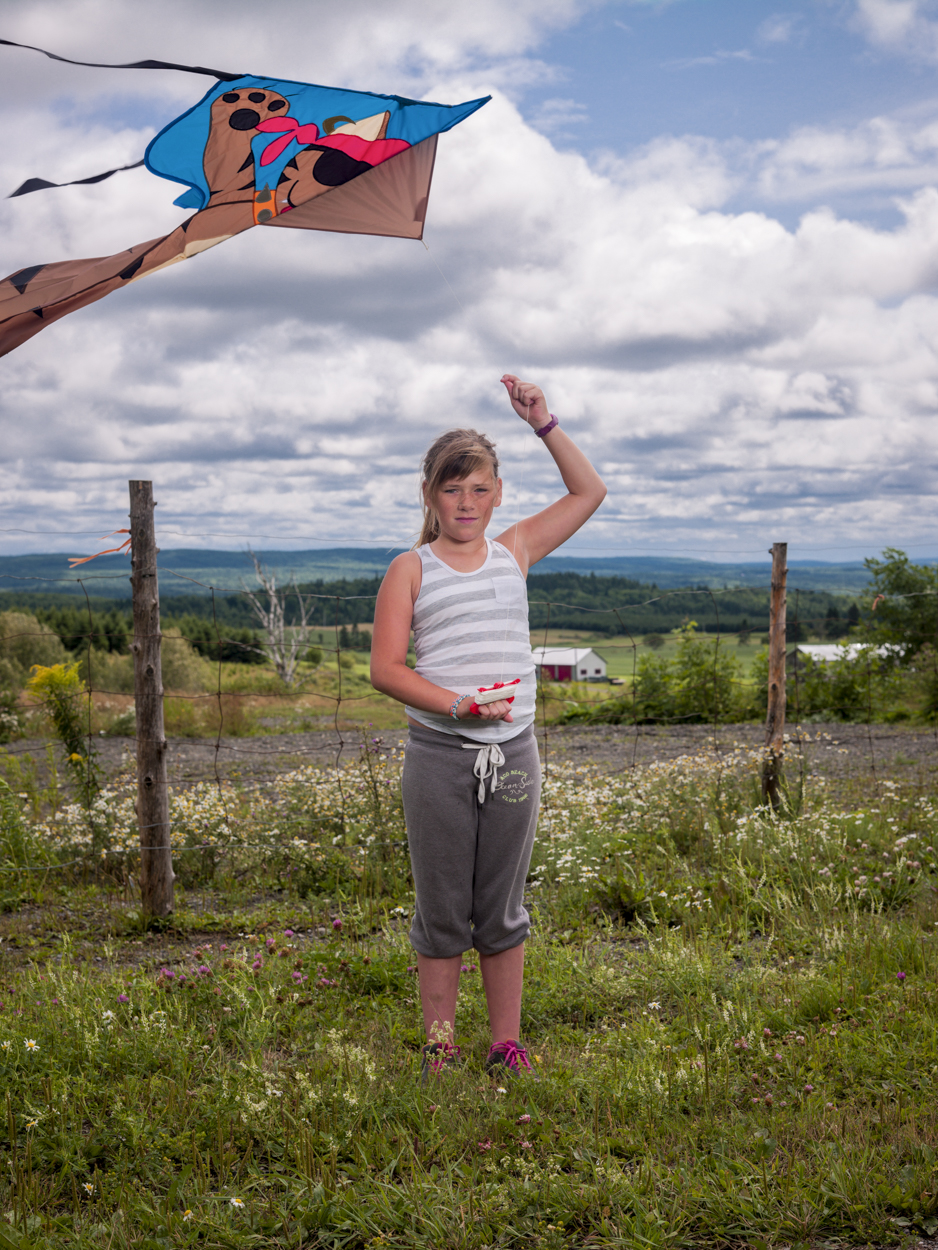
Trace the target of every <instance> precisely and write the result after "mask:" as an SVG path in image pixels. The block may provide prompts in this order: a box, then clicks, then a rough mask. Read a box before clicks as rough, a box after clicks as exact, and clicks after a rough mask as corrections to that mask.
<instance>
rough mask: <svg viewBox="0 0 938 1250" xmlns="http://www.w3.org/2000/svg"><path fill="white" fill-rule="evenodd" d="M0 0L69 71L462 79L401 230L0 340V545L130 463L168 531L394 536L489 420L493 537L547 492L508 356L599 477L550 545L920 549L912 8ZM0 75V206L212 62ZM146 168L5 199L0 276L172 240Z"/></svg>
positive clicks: (826, 1) (933, 309)
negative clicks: (429, 485)
mask: <svg viewBox="0 0 938 1250" xmlns="http://www.w3.org/2000/svg"><path fill="white" fill-rule="evenodd" d="M0 13H2V21H0V37H3V38H7V39H12V40H16V41H19V42H23V43H29V44H35V45H38V46H39V47H42V48H47V49H49V50H50V51H53V52H57V53H59V54H60V55H63V56H67V57H72V58H75V59H86V60H93V61H130V60H138V59H142V58H145V57H153V58H159V59H163V60H171V61H177V62H184V63H188V64H203V65H211V66H213V67H217V68H221V69H227V70H231V71H233V72H248V73H257V74H270V75H272V76H273V75H276V76H278V77H284V78H293V79H297V80H301V81H310V82H319V83H326V84H329V85H333V86H340V87H349V88H354V89H358V90H372V91H379V92H389V93H396V94H402V95H407V96H411V97H413V98H417V99H428V100H437V101H440V102H443V103H458V102H460V101H463V100H470V99H473V98H475V97H478V96H480V95H485V94H491V95H492V97H493V99H492V101H491V103H489V104H488V105H486V106H485V107H484V108H483V109H481V110H480V111H479V112H478V113H476V114H474V115H473V116H472V117H471V118H469V119H468V120H467V121H465V122H463V123H462V124H461V125H459V126H458V127H457V128H456V129H454V130H453V131H451V132H450V133H448V134H446V135H443V136H442V137H441V140H440V145H439V150H438V154H437V162H436V169H435V173H434V182H433V188H432V190H431V195H430V204H429V211H428V216H427V227H426V232H425V243H426V245H427V246H426V247H424V246H423V245H422V244H421V243H420V242H418V241H413V240H402V239H379V238H371V237H363V236H342V235H336V234H326V233H318V232H312V231H309V232H306V231H292V230H269V231H267V230H264V229H256V230H251V231H248V232H246V233H245V234H243V235H241V236H239V237H236V238H233V239H231V240H229V241H228V242H227V243H225V244H223V245H222V246H219V247H217V248H214V249H212V250H211V251H208V252H205V253H204V254H202V255H200V256H197V257H196V258H194V259H192V260H190V261H188V262H186V264H185V265H178V266H173V267H171V268H170V269H169V270H167V271H164V272H162V273H158V274H156V275H154V276H152V277H148V278H146V279H145V280H144V281H141V282H138V283H135V284H134V285H133V286H132V287H130V288H128V289H126V290H123V291H120V292H117V293H115V294H113V295H110V296H108V297H107V298H106V299H105V300H103V301H101V302H100V303H98V304H95V305H92V306H91V307H90V308H87V309H84V310H82V311H80V312H77V313H75V314H72V315H71V316H69V317H67V318H65V319H64V320H63V321H61V322H58V323H57V324H55V325H53V326H51V327H50V328H48V329H46V330H44V331H43V332H42V333H40V334H39V335H37V336H36V337H35V338H33V339H32V340H31V341H29V342H28V343H26V344H25V345H23V346H22V347H20V348H18V349H17V350H16V351H15V352H13V353H11V354H10V355H8V356H6V357H4V358H3V359H2V360H0V553H2V554H7V555H10V554H17V553H22V552H28V551H63V552H65V551H68V552H69V553H70V554H78V552H79V550H89V551H90V550H93V549H94V548H95V540H94V537H93V536H95V535H103V534H105V533H107V532H108V531H110V530H112V529H116V528H118V527H119V526H121V525H124V524H126V514H127V481H128V479H137V478H147V479H152V480H153V482H154V491H155V495H156V498H157V500H158V502H159V507H158V509H157V523H158V532H159V538H158V540H159V541H160V543H161V545H163V546H164V547H174V546H175V547H179V546H206V547H209V546H212V547H223V548H232V549H238V548H243V547H245V546H246V545H247V544H248V543H252V544H254V545H256V546H263V547H266V548H268V549H269V548H272V547H278V548H280V549H288V548H290V547H291V545H292V546H293V547H302V548H308V547H313V546H340V545H354V546H370V545H376V546H377V545H381V544H384V545H386V546H407V545H410V544H411V543H412V542H413V541H414V539H415V537H416V533H417V531H418V528H419V508H418V503H417V499H418V487H419V475H418V468H419V463H420V460H421V456H422V454H423V452H424V450H425V448H426V447H427V445H428V444H429V443H430V442H431V441H432V439H433V438H434V437H435V436H436V435H437V434H438V433H440V432H441V431H442V430H444V429H447V428H451V427H452V426H457V425H460V426H472V427H474V428H476V429H484V430H485V431H486V432H487V433H489V435H490V436H491V437H493V438H494V439H495V440H496V441H497V443H498V445H499V450H500V453H501V455H502V462H503V477H504V480H505V503H504V505H503V507H502V511H501V514H500V517H499V520H500V521H501V522H502V523H503V526H507V525H509V524H511V523H512V522H513V521H514V520H515V519H517V517H518V516H521V515H530V514H531V513H533V512H535V511H537V509H538V508H539V507H543V506H544V505H546V504H547V503H549V502H550V501H551V500H552V499H553V498H555V497H556V496H557V495H558V494H559V493H560V492H561V491H562V484H561V483H560V480H559V476H558V474H557V471H556V468H555V467H554V465H553V462H552V461H551V459H550V456H549V454H548V452H547V449H546V446H545V445H543V444H542V443H541V442H540V441H539V440H537V439H535V438H534V437H533V436H531V435H529V434H527V435H526V432H525V429H524V427H523V426H522V424H521V422H520V421H519V420H518V419H517V417H515V416H514V414H513V413H512V411H511V409H510V407H509V406H508V404H507V402H506V400H505V398H504V396H503V392H502V390H501V388H500V386H499V381H498V380H499V377H500V376H501V375H502V373H504V372H510V373H514V374H518V375H519V376H521V377H523V378H524V379H525V380H530V381H534V382H537V383H538V384H539V385H541V386H542V387H543V388H544V390H545V392H546V394H547V397H548V401H549V404H550V407H551V410H552V411H554V412H555V413H557V415H558V416H559V418H560V420H561V422H562V424H563V426H564V428H565V429H566V430H567V432H568V433H570V434H571V436H572V437H573V438H574V439H575V440H576V441H577V442H578V443H579V444H580V445H581V446H582V447H583V448H584V450H585V451H586V452H587V454H588V455H589V456H590V457H591V458H592V459H593V461H594V463H595V464H596V465H597V467H598V468H599V470H600V472H601V473H602V474H603V476H604V478H605V480H606V482H607V484H608V486H609V494H608V497H607V500H606V502H605V504H604V505H603V507H602V508H601V510H600V512H599V513H598V514H597V515H596V516H595V517H594V518H593V520H591V521H590V522H589V523H588V525H587V526H586V527H585V528H584V529H583V530H581V531H580V533H578V534H577V535H575V536H574V538H573V539H572V540H571V541H570V543H568V544H567V547H566V548H565V550H566V551H568V552H569V553H570V554H589V555H606V556H611V555H619V554H621V555H645V554H659V555H690V556H697V557H699V558H703V559H707V558H711V559H714V560H725V559H738V560H746V559H752V560H758V559H764V558H765V554H766V552H767V549H768V548H769V547H770V546H771V544H772V542H774V541H787V542H788V543H789V550H790V555H791V557H792V558H810V557H816V558H819V559H829V560H832V561H839V560H847V559H856V558H859V557H863V556H866V555H872V554H876V553H878V552H879V551H881V550H882V549H883V547H885V546H898V547H901V548H903V549H905V550H907V551H909V552H910V553H911V554H913V555H916V556H919V557H924V556H926V555H928V556H934V555H936V554H938V536H936V534H935V527H936V520H938V490H936V487H938V455H936V452H935V443H936V435H938V358H936V334H938V298H936V289H935V288H936V283H938V185H936V184H938V82H936V68H938V2H928V0H801V2H799V3H792V4H783V5H775V4H773V3H766V2H763V0H670V2H665V0H661V2H654V0H607V2H603V0H511V2H510V3H509V2H508V0H413V2H406V0H404V2H397V3H395V2H390V3H389V2H388V0H382V2H380V3H379V2H378V0H346V2H345V3H344V4H343V5H333V4H324V3H320V2H318V0H313V2H310V0H280V2H279V3H278V4H277V5H276V6H264V7H263V8H259V7H258V6H256V5H254V4H247V3H244V2H242V0H225V3H224V4H221V3H219V2H218V0H200V3H199V4H198V5H192V4H189V3H183V2H182V0H163V2H162V3H161V4H160V5H158V6H156V5H147V6H143V5H140V4H138V3H131V2H130V0H31V3H30V4H29V5H28V6H27V5H21V6H16V7H15V8H14V7H12V6H4V8H3V9H2V10H0ZM0 65H2V68H3V81H4V83H5V85H6V90H5V92H4V100H3V102H2V104H0V109H2V111H3V113H4V115H5V116H4V117H3V121H2V135H3V141H2V143H0V190H2V191H3V192H4V193H6V194H8V193H9V191H12V190H14V189H15V188H16V187H17V186H19V184H20V183H21V182H23V181H24V180H25V179H26V178H28V177H36V176H38V177H42V178H46V179H48V180H50V181H55V182H62V181H65V180H67V179H69V178H80V177H85V176H88V175H91V174H95V173H98V172H100V171H102V170H104V169H108V168H112V167H114V166H116V165H123V164H127V163H130V162H133V161H135V160H138V159H139V158H140V157H141V156H142V154H143V150H144V147H145V146H146V143H147V142H148V141H149V139H150V138H151V137H152V136H153V134H155V133H156V131H157V130H158V129H159V128H160V127H161V126H163V125H165V124H166V122H167V121H169V120H170V119H172V118H173V117H174V116H176V115H178V114H179V113H181V112H183V111H184V110H185V109H187V108H188V107H190V106H191V105H192V104H194V103H195V102H196V101H197V100H198V99H200V98H201V96H202V94H203V93H204V91H205V89H206V87H207V86H208V85H209V83H210V81H211V80H207V79H204V78H199V77H196V76H194V75H189V74H184V73H179V72H174V71H153V72H149V71H147V72H143V71H134V70H116V69H113V70H112V69H91V68H79V67H75V66H69V65H63V64H59V63H57V62H55V61H50V60H47V59H46V58H45V57H42V56H40V55H38V54H37V53H35V52H29V51H24V50H19V49H15V48H8V47H0ZM178 189H179V188H178V187H175V186H174V184H172V183H169V182H167V181H164V180H161V179H159V178H156V177H154V176H153V175H152V174H150V173H148V172H147V171H146V170H144V169H138V170H133V171H130V172H128V173H123V174H120V175H117V176H115V177H114V178H111V179H109V180H108V181H106V182H102V183H99V184H97V185H95V186H87V187H67V188H62V189H56V190H48V191H43V192H38V193H36V194H33V195H29V196H23V197H18V198H16V199H12V200H11V199H2V200H0V272H2V273H12V272H14V271H15V270H18V269H20V268H23V267H25V266H28V265H33V264H37V263H40V262H44V263H48V262H51V261H57V260H66V259H70V258H75V257H82V256H87V257H90V256H104V255H108V254H110V253H112V252H116V251H118V250H120V249H122V248H125V247H129V246H131V245H133V244H135V243H139V242H142V241H143V240H146V239H149V238H153V237H155V236H157V235H160V234H163V233H167V232H168V231H170V230H171V229H173V228H174V227H175V226H176V225H177V224H178V223H179V222H180V221H182V220H183V218H184V217H185V216H186V212H185V210H181V209H178V208H175V207H174V206H173V204H172V201H173V199H174V198H175V196H176V194H177V193H178ZM498 528H499V526H498V523H496V525H495V528H494V529H493V530H492V531H491V532H492V533H495V532H497V531H498ZM76 539H77V540H79V541H78V542H77V543H76ZM73 549H74V550H73Z"/></svg>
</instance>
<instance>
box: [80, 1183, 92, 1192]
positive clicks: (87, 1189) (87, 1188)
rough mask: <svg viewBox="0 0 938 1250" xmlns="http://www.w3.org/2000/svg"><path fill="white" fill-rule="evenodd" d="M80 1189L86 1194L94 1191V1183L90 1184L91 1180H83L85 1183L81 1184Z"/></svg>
mask: <svg viewBox="0 0 938 1250" xmlns="http://www.w3.org/2000/svg"><path fill="white" fill-rule="evenodd" d="M82 1189H83V1190H84V1191H85V1193H86V1194H93V1193H94V1185H92V1183H91V1181H85V1183H84V1184H83V1185H82Z"/></svg>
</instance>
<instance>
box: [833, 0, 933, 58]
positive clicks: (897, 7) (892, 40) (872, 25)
mask: <svg viewBox="0 0 938 1250" xmlns="http://www.w3.org/2000/svg"><path fill="white" fill-rule="evenodd" d="M935 14H936V5H935V4H934V0H855V9H854V25H855V26H856V27H857V28H858V29H859V30H860V31H861V32H862V33H863V34H864V35H865V36H866V37H867V39H869V40H870V42H871V43H872V44H873V45H874V46H876V47H879V48H883V49H885V50H888V51H890V52H897V53H901V54H903V55H905V56H909V57H911V58H912V59H913V60H916V61H925V62H929V63H932V64H933V63H934V62H935V61H936V60H938V20H936V17H935V16H934V15H935Z"/></svg>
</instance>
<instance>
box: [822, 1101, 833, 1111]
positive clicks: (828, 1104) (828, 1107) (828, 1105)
mask: <svg viewBox="0 0 938 1250" xmlns="http://www.w3.org/2000/svg"><path fill="white" fill-rule="evenodd" d="M834 1109H835V1108H834V1104H833V1103H832V1102H826V1103H825V1104H824V1110H825V1111H833V1110H834Z"/></svg>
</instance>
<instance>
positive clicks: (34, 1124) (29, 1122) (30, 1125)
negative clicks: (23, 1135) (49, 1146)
mask: <svg viewBox="0 0 938 1250" xmlns="http://www.w3.org/2000/svg"><path fill="white" fill-rule="evenodd" d="M38 1124H39V1121H38V1120H27V1121H26V1127H27V1128H36V1127H37V1125H38Z"/></svg>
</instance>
